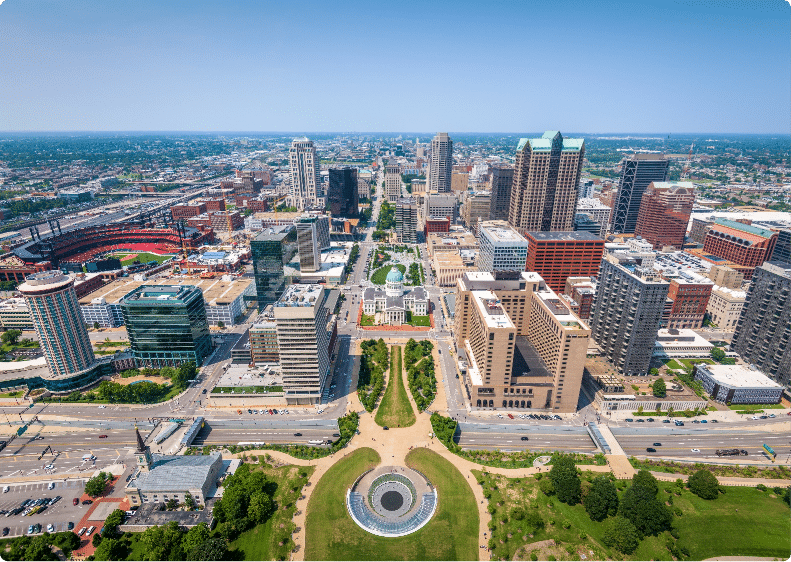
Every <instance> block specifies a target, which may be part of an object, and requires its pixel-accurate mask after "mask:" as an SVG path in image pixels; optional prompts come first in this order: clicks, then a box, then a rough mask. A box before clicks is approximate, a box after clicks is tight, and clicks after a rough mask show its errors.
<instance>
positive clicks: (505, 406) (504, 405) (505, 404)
mask: <svg viewBox="0 0 791 562" xmlns="http://www.w3.org/2000/svg"><path fill="white" fill-rule="evenodd" d="M507 407H508V401H507V400H503V408H507Z"/></svg>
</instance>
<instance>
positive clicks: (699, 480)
mask: <svg viewBox="0 0 791 562" xmlns="http://www.w3.org/2000/svg"><path fill="white" fill-rule="evenodd" d="M688 485H689V490H690V492H692V493H693V494H695V495H696V496H698V497H699V498H703V499H704V500H714V499H717V496H718V495H719V493H720V492H719V487H720V483H719V481H718V480H717V477H716V476H714V475H713V474H712V473H711V472H709V471H708V470H706V469H701V470H698V471H697V472H696V473H695V474H693V475H692V476H690V477H689V481H688Z"/></svg>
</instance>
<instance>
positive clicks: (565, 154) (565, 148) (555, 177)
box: [508, 131, 585, 234]
mask: <svg viewBox="0 0 791 562" xmlns="http://www.w3.org/2000/svg"><path fill="white" fill-rule="evenodd" d="M584 157H585V140H584V139H572V138H567V139H564V138H563V135H561V134H560V132H558V131H547V132H546V133H544V134H543V135H542V136H541V137H540V138H536V139H520V141H519V145H518V146H517V148H516V164H515V165H514V180H513V186H512V188H511V206H510V209H509V213H508V222H509V223H510V224H511V226H513V227H514V228H515V229H516V230H518V231H519V232H520V233H522V234H524V233H526V232H530V231H545V232H547V231H558V230H560V231H571V230H574V212H575V210H576V207H577V187H578V186H579V181H580V171H581V170H582V161H583V159H584Z"/></svg>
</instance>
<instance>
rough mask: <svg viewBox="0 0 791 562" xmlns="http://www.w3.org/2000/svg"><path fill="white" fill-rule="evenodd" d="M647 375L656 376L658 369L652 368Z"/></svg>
mask: <svg viewBox="0 0 791 562" xmlns="http://www.w3.org/2000/svg"><path fill="white" fill-rule="evenodd" d="M648 374H649V375H658V374H659V369H657V368H656V367H653V368H652V369H651V370H650V371H648Z"/></svg>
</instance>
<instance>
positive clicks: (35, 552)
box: [3, 535, 58, 561]
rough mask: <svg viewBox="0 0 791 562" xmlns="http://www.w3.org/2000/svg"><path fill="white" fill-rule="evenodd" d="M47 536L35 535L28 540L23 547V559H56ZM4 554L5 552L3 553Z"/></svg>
mask: <svg viewBox="0 0 791 562" xmlns="http://www.w3.org/2000/svg"><path fill="white" fill-rule="evenodd" d="M47 539H48V537H47V536H44V535H42V536H40V537H36V538H34V539H33V540H31V541H30V544H28V545H27V548H26V549H25V557H24V559H25V560H31V561H32V560H57V559H58V558H57V557H56V556H55V554H54V553H53V552H52V548H51V547H50V544H49V541H48V540H47ZM3 555H5V553H3Z"/></svg>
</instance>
